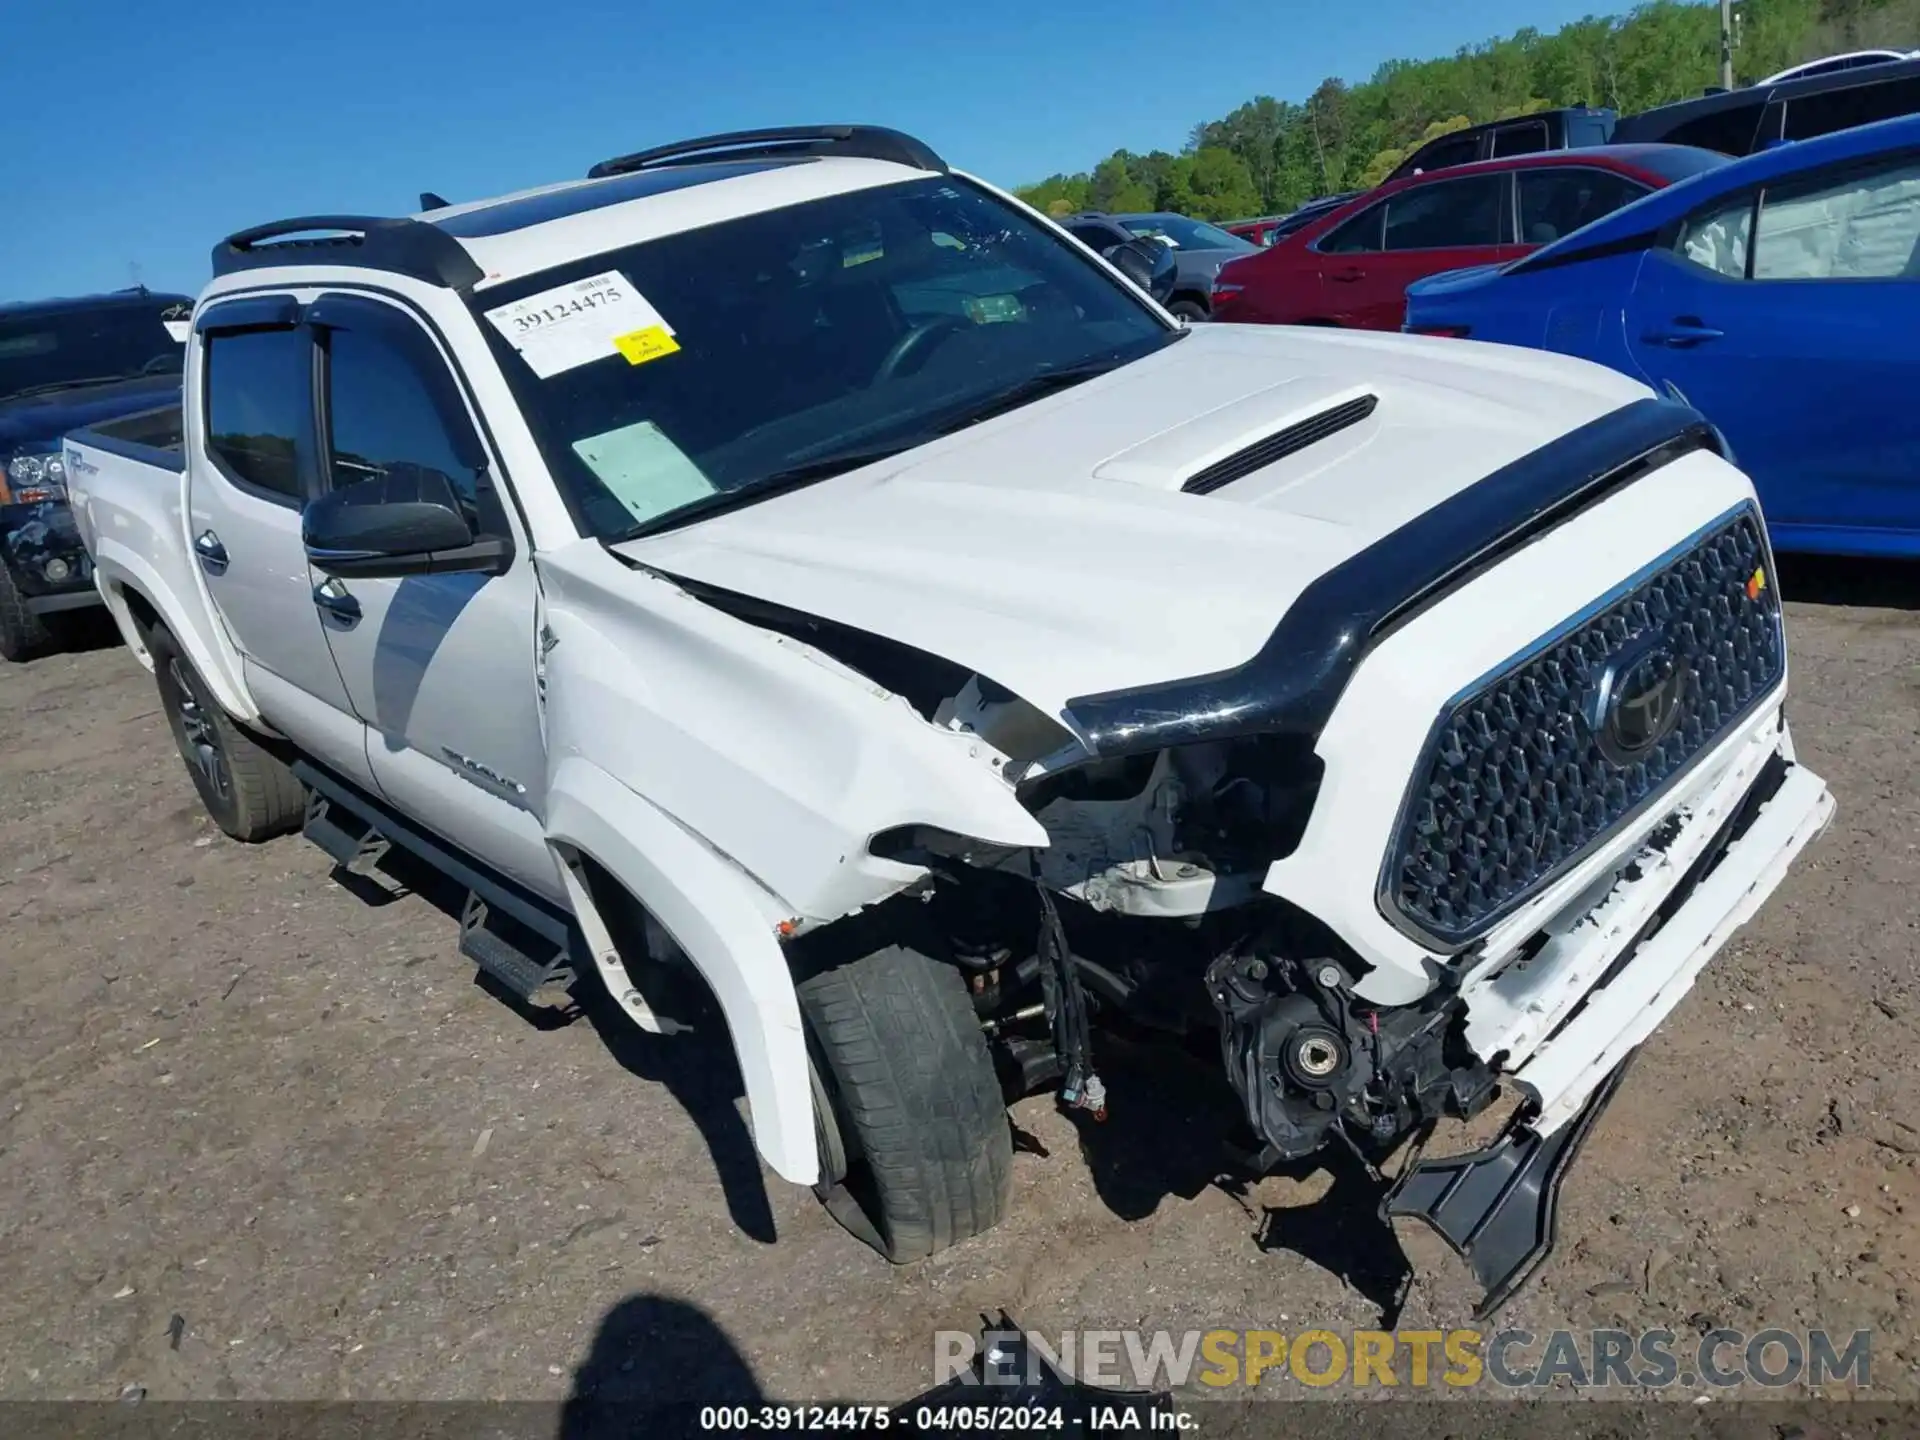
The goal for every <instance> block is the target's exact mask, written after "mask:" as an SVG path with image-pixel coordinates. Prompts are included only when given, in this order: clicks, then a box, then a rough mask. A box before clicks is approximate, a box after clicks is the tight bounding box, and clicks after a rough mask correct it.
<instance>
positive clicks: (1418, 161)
mask: <svg viewBox="0 0 1920 1440" xmlns="http://www.w3.org/2000/svg"><path fill="white" fill-rule="evenodd" d="M1479 158H1480V137H1479V136H1478V135H1465V136H1462V137H1461V138H1460V139H1458V140H1441V141H1437V142H1436V143H1434V144H1433V145H1432V146H1431V147H1430V148H1426V149H1422V150H1421V151H1419V152H1418V153H1417V154H1416V155H1415V156H1414V157H1413V164H1412V166H1411V167H1410V168H1409V169H1408V171H1407V173H1408V174H1413V173H1414V172H1416V171H1418V172H1419V173H1421V174H1425V173H1426V172H1427V171H1429V170H1444V169H1446V168H1447V167H1448V166H1449V165H1471V164H1472V163H1473V162H1474V161H1475V160H1478V159H1479Z"/></svg>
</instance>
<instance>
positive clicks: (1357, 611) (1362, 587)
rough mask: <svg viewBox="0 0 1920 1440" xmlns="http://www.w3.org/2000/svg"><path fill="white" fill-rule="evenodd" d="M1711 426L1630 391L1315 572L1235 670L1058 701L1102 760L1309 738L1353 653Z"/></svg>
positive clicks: (1686, 410)
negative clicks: (1212, 743)
mask: <svg viewBox="0 0 1920 1440" xmlns="http://www.w3.org/2000/svg"><path fill="white" fill-rule="evenodd" d="M1694 450H1710V451H1712V452H1714V453H1715V454H1719V455H1725V453H1726V450H1725V446H1724V443H1723V442H1722V440H1721V438H1720V434H1719V432H1718V431H1717V430H1715V429H1714V427H1713V426H1712V425H1711V424H1709V423H1708V421H1707V419H1706V418H1705V417H1704V416H1703V415H1701V414H1700V413H1699V412H1698V411H1697V410H1694V409H1692V408H1691V407H1689V406H1686V405H1682V404H1680V403H1678V402H1676V401H1673V400H1662V399H1646V400H1637V401H1635V402H1634V403H1633V404H1631V405H1627V406H1624V407H1622V408H1621V409H1619V410H1615V411H1612V412H1610V413H1608V414H1606V415H1602V416H1601V417H1599V418H1598V419H1596V420H1592V421H1589V422H1588V423H1587V424H1585V425H1582V426H1580V427H1579V428H1578V429H1577V430H1571V431H1569V432H1568V433H1567V434H1565V435H1562V436H1561V437H1560V438H1558V439H1557V440H1554V441H1552V442H1550V443H1548V444H1546V445H1544V446H1542V447H1541V448H1540V449H1538V450H1535V451H1532V452H1531V453H1529V454H1527V455H1523V456H1521V457H1520V458H1519V459H1518V460H1515V461H1513V462H1512V463H1510V464H1508V465H1504V466H1502V467H1501V468H1500V469H1498V470H1496V471H1494V472H1493V473H1492V474H1491V475H1488V476H1487V477H1486V478H1485V479H1483V480H1479V481H1476V482H1475V483H1474V484H1472V485H1470V486H1468V487H1467V488H1466V489H1464V490H1462V491H1460V492H1458V493H1457V494H1455V495H1452V496H1449V497H1448V498H1447V499H1446V500H1444V501H1442V502H1441V503H1440V504H1438V505H1436V506H1434V507H1433V508H1432V509H1431V510H1428V511H1426V512H1425V513H1424V514H1422V515H1420V516H1418V517H1416V518H1415V519H1413V520H1410V521H1408V522H1407V523H1406V524H1405V525H1403V526H1401V527H1400V528H1399V529H1398V530H1395V531H1392V532H1391V533H1389V534H1387V535H1385V536H1382V537H1381V538H1380V539H1379V540H1377V541H1375V542H1374V543H1373V544H1372V545H1369V546H1368V547H1367V548H1366V549H1364V550H1362V551H1360V552H1359V553H1358V554H1356V555H1353V556H1351V557H1349V558H1348V559H1347V560H1345V561H1343V562H1342V563H1341V564H1339V565H1337V566H1335V567H1334V568H1333V569H1331V570H1329V571H1328V572H1327V573H1326V574H1324V575H1322V576H1321V577H1320V578H1319V579H1318V580H1315V581H1314V582H1313V583H1312V584H1311V585H1309V586H1308V587H1307V588H1306V589H1305V590H1304V591H1303V592H1301V595H1300V598H1299V599H1298V600H1296V601H1295V602H1294V603H1293V605H1292V606H1291V608H1289V609H1288V611H1287V613H1286V614H1285V615H1283V616H1282V617H1281V619H1280V623H1279V624H1278V625H1277V626H1276V627H1275V628H1274V631H1273V634H1272V635H1270V636H1269V637H1268V638H1267V642H1266V643H1265V644H1264V645H1263V646H1261V648H1260V651H1259V653H1258V654H1256V655H1255V656H1254V657H1253V658H1252V659H1251V660H1249V661H1247V662H1246V663H1245V664H1244V665H1240V666H1236V667H1235V668H1233V669H1231V670H1223V671H1220V672H1218V673H1217V674H1213V675H1201V676H1195V677H1193V678H1191V679H1184V680H1171V681H1167V682H1165V683H1163V684H1159V685H1150V686H1146V687H1143V688H1139V689H1133V690H1120V691H1110V692H1107V693H1104V694H1099V695H1084V696H1081V697H1079V698H1077V699H1074V700H1070V701H1069V702H1068V703H1067V708H1066V711H1065V714H1064V716H1063V718H1064V719H1065V720H1066V722H1067V723H1068V725H1070V726H1071V727H1072V728H1073V730H1074V732H1075V733H1076V734H1077V735H1079V737H1080V738H1081V740H1082V742H1083V743H1084V744H1085V745H1086V746H1087V747H1088V749H1090V750H1091V751H1092V752H1093V753H1094V754H1095V755H1097V756H1100V757H1102V758H1105V757H1111V756H1115V755H1125V754H1131V753H1134V752H1137V751H1141V750H1158V749H1163V748H1165V747H1167V746H1171V745H1191V744H1196V743H1199V742H1202V741H1209V740H1227V739H1233V738H1236V737H1239V736H1244V735H1256V734H1286V735H1292V736H1296V737H1300V738H1303V739H1305V740H1307V741H1308V742H1309V743H1317V742H1318V740H1319V738H1320V732H1321V731H1322V730H1323V729H1324V728H1325V726H1326V723H1327V720H1328V718H1329V717H1330V716H1331V715H1332V713H1333V707H1334V706H1335V705H1336V704H1337V703H1338V702H1339V699H1340V696H1341V694H1342V693H1343V692H1344V691H1345V689H1346V687H1347V683H1348V681H1349V680H1351V679H1352V677H1353V672H1354V670H1355V669H1356V668H1357V667H1358V666H1359V663H1360V661H1361V659H1362V658H1363V657H1364V656H1365V655H1366V653H1367V652H1368V650H1370V649H1371V648H1372V647H1373V646H1374V645H1376V644H1378V643H1379V642H1380V641H1381V640H1383V639H1385V638H1386V637H1387V636H1388V635H1390V634H1392V633H1393V631H1394V630H1395V629H1397V628H1398V627H1399V626H1401V625H1404V624H1405V623H1407V621H1409V620H1411V619H1412V618H1413V617H1414V616H1415V615H1418V614H1419V613H1420V612H1421V611H1422V610H1424V609H1426V608H1427V607H1428V606H1430V605H1432V604H1434V603H1436V602H1437V601H1439V600H1441V599H1443V598H1445V596H1447V595H1448V594H1450V593H1452V592H1453V591H1454V590H1457V589H1458V588H1459V587H1460V586H1462V585H1464V584H1466V583H1467V581H1469V580H1471V579H1473V578H1474V577H1475V576H1476V575H1478V574H1480V573H1481V572H1482V571H1484V570H1486V569H1487V568H1488V567H1489V566H1491V565H1493V564H1495V563H1497V562H1498V561H1499V560H1501V559H1503V558H1504V557H1506V556H1507V555H1510V554H1511V553H1512V552H1514V551H1515V550H1518V549H1520V548H1521V547H1522V546H1525V545H1528V544H1530V543H1532V542H1533V541H1534V540H1537V539H1539V538H1540V536H1542V535H1544V534H1546V533H1547V532H1548V531H1550V530H1553V529H1554V528H1556V527H1558V526H1560V525H1562V524H1565V523H1566V522H1567V521H1568V520H1570V519H1572V518H1573V517H1574V516H1576V515H1578V514H1580V513H1581V512H1582V511H1584V510H1587V509H1589V508H1590V507H1592V506H1593V505H1596V504H1598V503H1599V502H1600V501H1601V500H1604V499H1605V498H1607V497H1608V496H1609V495H1612V494H1614V493H1615V492H1617V491H1619V490H1620V489H1622V488H1624V487H1625V486H1627V485H1629V484H1631V483H1632V482H1633V481H1635V480H1638V479H1640V478H1641V477H1642V476H1644V475H1645V474H1646V473H1647V472H1648V471H1650V470H1654V469H1657V468H1659V467H1660V466H1662V465H1666V464H1668V463H1670V462H1671V461H1673V460H1675V459H1677V458H1679V457H1680V456H1681V455H1684V454H1687V453H1689V452H1690V451H1694Z"/></svg>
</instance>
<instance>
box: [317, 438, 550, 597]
mask: <svg viewBox="0 0 1920 1440" xmlns="http://www.w3.org/2000/svg"><path fill="white" fill-rule="evenodd" d="M300 531H301V538H302V540H304V541H305V543H306V547H307V559H308V561H309V562H310V563H311V564H312V565H313V567H314V568H315V569H316V570H319V571H322V572H323V573H325V574H328V575H338V576H339V577H341V578H342V579H356V578H357V579H381V578H394V577H398V576H403V575H445V574H450V573H454V572H460V571H476V570H479V571H487V572H490V573H494V574H498V573H499V572H500V571H502V570H504V569H506V566H507V562H508V561H510V560H511V559H512V558H513V547H512V546H511V545H510V544H509V543H508V542H507V541H506V540H504V539H502V538H500V537H499V536H496V535H482V536H476V535H475V534H474V533H473V527H472V526H471V525H470V524H468V523H467V519H466V516H465V515H464V514H463V513H462V512H461V508H460V498H459V496H458V495H456V494H455V493H454V488H453V482H452V481H451V480H449V479H448V478H447V476H446V475H445V474H444V473H442V472H441V471H439V470H431V469H428V468H426V467H424V466H419V465H394V466H391V467H389V468H388V469H386V470H383V471H381V472H379V473H378V474H376V475H374V476H371V477H369V478H368V479H365V480H362V481H359V482H357V483H355V484H352V485H347V486H345V487H343V488H342V489H339V490H333V491H329V492H328V493H327V494H325V495H323V496H321V497H320V498H319V499H318V500H315V501H313V502H312V503H310V504H309V505H308V506H307V508H306V509H305V510H304V511H303V512H302V513H301V516H300Z"/></svg>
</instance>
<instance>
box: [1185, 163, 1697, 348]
mask: <svg viewBox="0 0 1920 1440" xmlns="http://www.w3.org/2000/svg"><path fill="white" fill-rule="evenodd" d="M1726 163H1727V157H1726V156H1724V155H1722V154H1720V153H1719V152H1717V151H1714V150H1702V149H1697V148H1695V147H1694V146H1691V145H1595V146H1591V147H1588V148H1586V149H1581V150H1554V151H1547V152H1545V153H1541V154H1534V155H1513V156H1509V157H1507V158H1506V159H1503V160H1483V161H1480V162H1478V163H1476V164H1472V165H1455V166H1451V167H1449V168H1447V169H1445V170H1434V171H1428V172H1426V173H1425V174H1421V175H1410V176H1408V177H1407V178H1406V179H1404V180H1393V181H1389V182H1388V183H1387V184H1385V185H1382V186H1380V187H1379V188H1378V189H1377V190H1369V191H1368V192H1367V193H1366V194H1364V195H1361V196H1359V197H1357V198H1355V199H1353V200H1350V201H1348V202H1347V203H1346V204H1344V205H1341V206H1339V207H1337V208H1335V209H1332V210H1329V211H1328V212H1327V213H1326V214H1325V215H1322V216H1320V217H1319V218H1317V219H1315V220H1314V221H1313V222H1312V223H1310V224H1308V225H1304V226H1302V227H1301V228H1300V229H1298V230H1296V231H1294V232H1293V233H1292V234H1291V235H1285V236H1282V237H1281V238H1280V239H1278V240H1276V241H1274V242H1273V244H1272V245H1271V246H1269V247H1268V248H1267V249H1265V250H1262V251H1261V252H1260V253H1259V254H1258V255H1248V256H1245V257H1243V258H1241V259H1238V260H1233V261H1229V262H1228V263H1227V264H1226V265H1225V266H1223V267H1222V268H1221V271H1220V275H1219V278H1218V279H1216V280H1215V281H1214V283H1213V318H1214V319H1215V320H1216V321H1225V322H1227V323H1230V324H1231V323H1239V324H1249V323H1251V324H1266V325H1287V324H1292V325H1351V326H1356V327H1358V328H1360V329H1364V330H1398V329H1399V328H1400V322H1401V319H1402V317H1403V315H1404V314H1405V311H1406V291H1407V286H1408V285H1410V284H1412V283H1413V282H1414V281H1415V280H1418V279H1420V278H1421V277H1423V276H1426V275H1434V274H1438V273H1439V272H1440V271H1442V270H1459V269H1463V268H1465V267H1466V266H1469V265H1487V264H1499V263H1503V262H1505V261H1508V260H1517V259H1519V258H1520V257H1521V256H1522V255H1525V254H1526V253H1527V252H1528V251H1530V250H1534V249H1537V248H1538V247H1539V246H1541V245H1545V244H1548V243H1550V242H1552V241H1554V240H1558V239H1559V238H1560V237H1561V236H1562V235H1567V234H1570V233H1572V232H1573V231H1575V230H1577V229H1579V228H1580V227H1581V226H1582V225H1586V224H1588V223H1589V222H1591V221H1594V220H1598V219H1599V218H1600V217H1601V216H1602V215H1605V214H1607V213H1608V212H1610V211H1613V210H1618V209H1619V208H1620V207H1621V206H1622V205H1625V204H1628V203H1630V202H1631V201H1634V200H1638V199H1639V198H1640V197H1641V196H1642V195H1646V194H1648V193H1650V192H1652V191H1654V190H1658V189H1660V188H1662V187H1663V186H1667V185H1671V184H1673V183H1674V182H1675V181H1677V180H1684V179H1686V178H1687V177H1688V176H1690V175H1697V174H1699V173H1700V172H1701V171H1703V170H1710V169H1712V168H1714V167H1715V166H1717V165H1724V164H1726Z"/></svg>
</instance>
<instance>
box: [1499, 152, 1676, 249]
mask: <svg viewBox="0 0 1920 1440" xmlns="http://www.w3.org/2000/svg"><path fill="white" fill-rule="evenodd" d="M1514 184H1516V185H1517V186H1518V187H1519V190H1520V243H1521V244H1523V245H1551V244H1552V243H1553V242H1554V241H1555V240H1558V239H1559V238H1560V237H1561V236H1563V235H1571V234H1572V233H1573V232H1574V231H1576V230H1578V229H1580V227H1581V226H1583V225H1591V224H1592V223H1593V222H1594V221H1595V220H1598V219H1599V218H1600V217H1601V216H1602V215H1609V214H1611V213H1613V212H1614V211H1615V210H1618V209H1619V208H1620V207H1621V206H1622V205H1626V204H1630V203H1631V202H1633V201H1635V200H1638V199H1639V198H1640V197H1641V196H1642V195H1645V194H1646V193H1647V187H1646V186H1644V185H1642V184H1640V183H1639V182H1638V181H1635V180H1629V179H1628V178H1627V177H1626V176H1624V175H1620V174H1616V173H1615V172H1613V171H1611V170H1601V169H1598V168H1596V167H1594V166H1591V165H1555V166H1551V167H1547V168H1543V169H1539V170H1522V171H1519V172H1518V173H1516V174H1515V176H1514Z"/></svg>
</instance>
